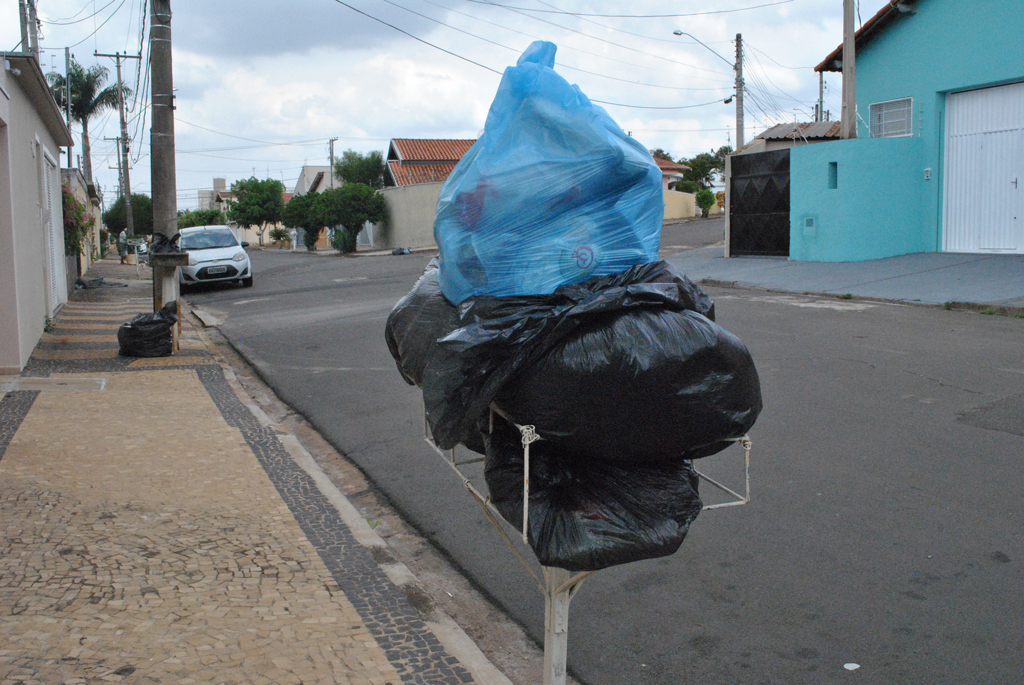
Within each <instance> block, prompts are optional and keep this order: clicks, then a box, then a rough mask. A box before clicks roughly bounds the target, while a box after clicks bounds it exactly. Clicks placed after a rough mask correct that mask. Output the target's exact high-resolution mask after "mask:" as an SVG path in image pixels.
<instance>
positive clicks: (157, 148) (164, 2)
mask: <svg viewBox="0 0 1024 685" xmlns="http://www.w3.org/2000/svg"><path fill="white" fill-rule="evenodd" d="M151 4H152V13H151V15H150V16H151V23H150V33H149V54H150V68H151V70H152V76H151V78H152V80H153V81H152V82H153V86H152V87H153V113H152V117H153V127H152V129H150V144H151V147H150V154H151V155H152V157H151V160H152V161H151V163H150V169H151V171H150V174H151V177H152V188H153V231H154V232H159V233H163V234H164V235H166V236H167V237H168V238H173V237H174V236H175V235H177V234H178V193H177V187H178V185H177V174H176V170H175V165H174V70H173V62H172V56H171V1H170V0H153V2H152V3H151Z"/></svg>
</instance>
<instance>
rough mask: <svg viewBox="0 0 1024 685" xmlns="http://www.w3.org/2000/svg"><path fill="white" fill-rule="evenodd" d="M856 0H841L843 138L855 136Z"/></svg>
mask: <svg viewBox="0 0 1024 685" xmlns="http://www.w3.org/2000/svg"><path fill="white" fill-rule="evenodd" d="M855 18H856V0H843V110H842V123H841V124H840V127H839V134H840V136H841V137H842V138H843V140H849V139H851V138H856V137H857V55H856V47H855V41H854V36H855V35H856V24H855V23H854V19H855Z"/></svg>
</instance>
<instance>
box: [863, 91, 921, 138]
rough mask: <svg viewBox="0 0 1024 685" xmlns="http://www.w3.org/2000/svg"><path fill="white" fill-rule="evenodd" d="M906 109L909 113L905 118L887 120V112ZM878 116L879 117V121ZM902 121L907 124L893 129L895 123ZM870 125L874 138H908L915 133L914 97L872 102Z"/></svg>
mask: <svg viewBox="0 0 1024 685" xmlns="http://www.w3.org/2000/svg"><path fill="white" fill-rule="evenodd" d="M904 109H905V110H906V113H907V116H906V117H905V118H899V119H889V120H888V121H887V120H886V118H885V117H886V114H890V113H892V112H896V111H903V110H904ZM887 110H888V111H887ZM876 116H877V117H878V120H877V122H876ZM901 122H905V125H901V127H900V128H898V129H895V130H892V124H893V123H901ZM876 124H877V126H876ZM868 126H869V129H870V131H871V137H872V138H907V137H909V136H912V135H914V98H912V97H910V98H897V99H895V100H885V101H883V102H873V103H871V104H870V105H869V106H868Z"/></svg>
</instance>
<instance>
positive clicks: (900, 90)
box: [790, 0, 1024, 261]
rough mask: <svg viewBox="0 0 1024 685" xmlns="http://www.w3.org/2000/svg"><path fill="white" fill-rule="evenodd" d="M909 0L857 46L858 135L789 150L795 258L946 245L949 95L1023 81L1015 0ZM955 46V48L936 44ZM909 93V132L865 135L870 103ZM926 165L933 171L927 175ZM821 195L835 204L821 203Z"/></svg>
mask: <svg viewBox="0 0 1024 685" xmlns="http://www.w3.org/2000/svg"><path fill="white" fill-rule="evenodd" d="M913 6H914V7H915V8H916V9H917V12H916V13H915V14H908V15H906V16H904V17H902V18H900V19H899V20H897V21H896V22H894V23H893V24H891V25H889V26H888V27H887V28H885V29H884V30H883V31H882V32H881V33H880V34H879V35H878V36H877V37H876V38H875V39H874V40H872V41H871V42H869V43H868V44H867V45H865V46H864V48H863V49H862V50H860V51H859V52H858V54H857V110H858V113H859V115H860V117H859V125H858V136H859V138H858V139H857V140H854V141H843V142H832V143H824V144H821V145H810V146H798V147H797V148H794V150H793V158H792V161H793V169H792V192H791V197H792V200H793V214H792V221H793V223H792V226H793V230H792V232H791V243H790V244H791V246H792V249H793V252H792V254H791V256H792V258H793V259H824V260H828V261H835V260H846V261H858V260H864V259H875V258H879V257H889V256H895V255H900V254H908V253H911V252H934V251H938V250H940V249H942V248H941V246H942V230H941V227H942V212H941V206H942V186H943V155H944V150H943V143H944V136H945V123H944V117H945V104H946V95H947V94H948V93H949V92H951V91H957V90H964V89H971V88H979V87H984V86H992V85H999V84H1005V83H1010V82H1014V81H1019V80H1024V50H1021V49H1020V41H1021V38H1020V37H1021V35H1022V34H1024V13H1022V12H1021V11H1020V6H1019V3H1014V2H1006V1H1005V0H975V1H974V2H969V3H966V2H962V1H961V0H928V2H919V3H915V4H914V5H913ZM951 45H955V46H956V49H955V50H954V49H936V46H951ZM906 97H911V98H913V99H914V101H913V116H914V119H913V135H912V136H910V137H906V138H887V139H881V140H876V139H869V138H868V136H869V135H870V130H869V128H868V126H867V125H866V124H865V122H866V121H867V120H868V119H869V116H870V114H869V111H870V109H869V108H870V105H871V104H872V103H879V102H885V101H888V100H896V99H899V98H906ZM899 141H903V142H902V143H901V142H899ZM828 162H837V163H838V165H839V175H840V185H839V188H837V189H836V190H833V191H829V192H826V189H825V187H824V185H823V183H822V180H823V178H824V176H823V174H827V168H828V167H827V163H828ZM925 169H932V179H931V180H930V181H925V180H924V170H925ZM804 173H807V174H809V175H808V176H806V177H805V176H803V174H804ZM857 174H863V175H864V176H863V177H862V178H858V177H856V175H857ZM837 191H838V192H837ZM822 193H825V197H829V198H834V199H835V201H836V203H837V204H836V205H833V206H829V205H827V204H825V203H824V200H823V197H820V196H819V195H820V194H822ZM838 207H842V210H840V209H838ZM801 212H806V213H810V214H813V213H819V214H821V216H822V225H821V227H820V228H819V231H818V234H817V235H816V236H806V237H804V236H803V232H804V229H803V224H802V223H798V222H800V220H801V218H802V215H801Z"/></svg>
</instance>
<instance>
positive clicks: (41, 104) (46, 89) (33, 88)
mask: <svg viewBox="0 0 1024 685" xmlns="http://www.w3.org/2000/svg"><path fill="white" fill-rule="evenodd" d="M4 59H6V60H9V61H10V63H11V66H12V67H14V68H16V69H19V70H20V71H21V73H20V74H18V75H16V76H14V78H15V79H16V80H17V82H18V84H19V85H20V86H21V88H22V90H24V91H25V92H26V93H27V94H28V97H29V100H31V101H32V104H33V105H35V108H36V111H37V112H38V113H39V116H40V117H42V119H43V121H44V122H45V123H46V125H47V128H48V129H49V130H50V134H51V135H52V136H53V138H54V140H55V141H56V143H57V145H58V146H60V147H74V145H75V141H74V139H73V138H72V137H71V131H70V130H68V125H67V124H66V123H65V122H64V115H63V114H62V113H61V111H60V107H58V106H57V103H56V102H55V101H54V99H53V95H51V94H50V84H49V83H47V82H46V76H45V75H43V70H42V68H40V66H39V61H38V60H37V59H36V58H35V56H34V55H32V54H31V53H27V52H21V53H16V52H8V53H5V54H4ZM8 73H11V74H12V75H13V73H12V72H8Z"/></svg>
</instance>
